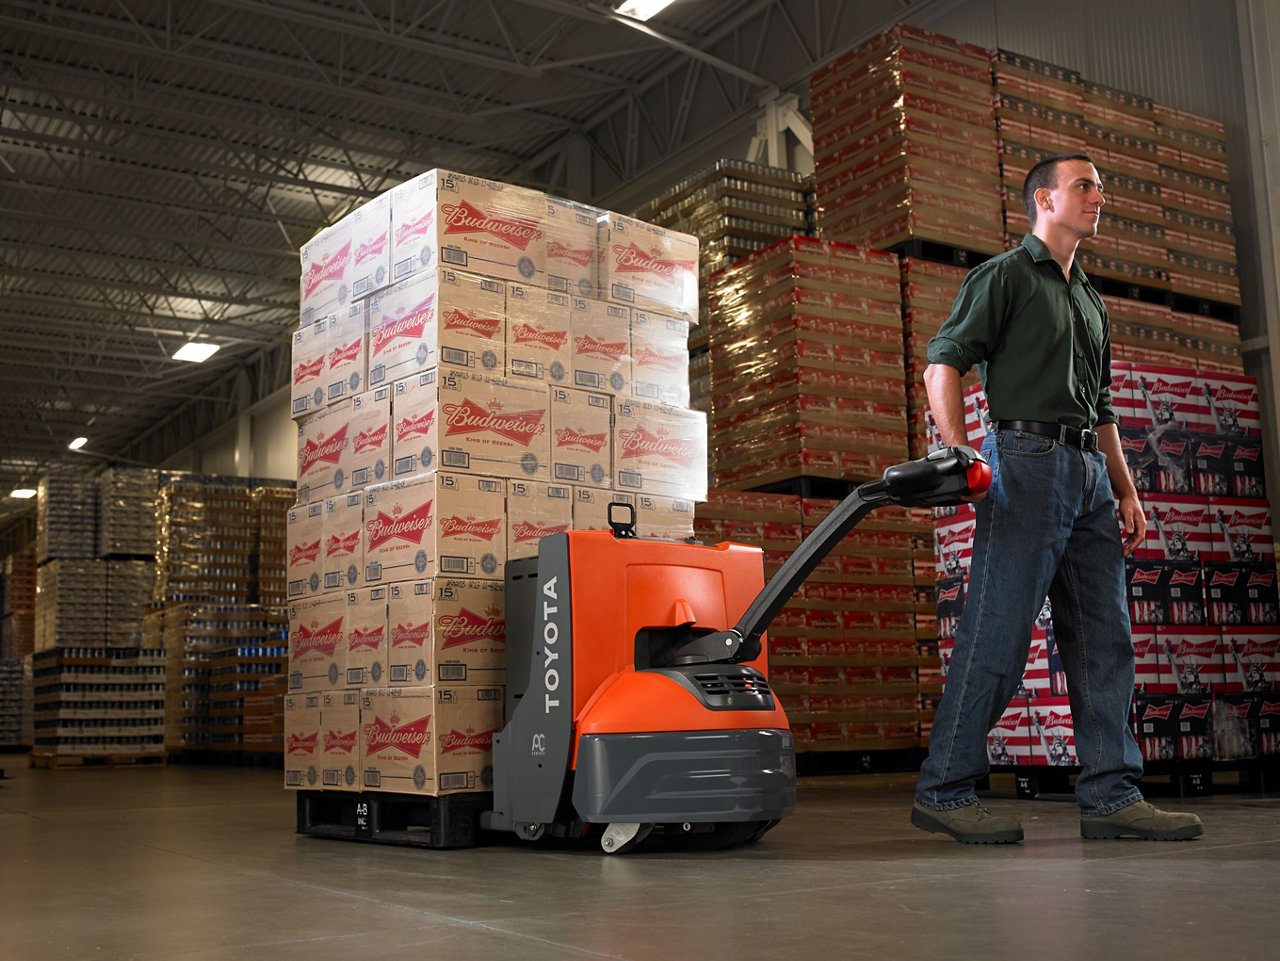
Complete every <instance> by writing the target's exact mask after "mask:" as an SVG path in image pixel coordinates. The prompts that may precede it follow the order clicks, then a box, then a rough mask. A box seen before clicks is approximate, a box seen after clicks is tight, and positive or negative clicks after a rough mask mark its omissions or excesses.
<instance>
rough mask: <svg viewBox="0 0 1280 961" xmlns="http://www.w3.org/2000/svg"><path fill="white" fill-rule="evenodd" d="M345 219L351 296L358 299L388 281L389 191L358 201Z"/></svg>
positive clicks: (389, 278) (389, 253) (389, 244)
mask: <svg viewBox="0 0 1280 961" xmlns="http://www.w3.org/2000/svg"><path fill="white" fill-rule="evenodd" d="M346 220H347V221H348V222H349V224H350V230H351V270H350V273H349V275H348V279H349V281H350V287H351V299H352V300H359V299H360V298H361V297H368V296H369V295H370V294H372V293H373V292H375V291H377V290H381V289H382V288H383V287H385V286H386V285H387V284H389V283H391V192H390V191H388V192H387V193H385V194H379V195H378V196H377V197H374V198H373V199H372V200H368V201H366V202H365V203H363V204H361V205H360V206H359V207H357V208H356V209H355V210H353V211H352V212H351V213H349V214H348V215H347V216H346Z"/></svg>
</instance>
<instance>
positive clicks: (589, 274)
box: [543, 197, 601, 297]
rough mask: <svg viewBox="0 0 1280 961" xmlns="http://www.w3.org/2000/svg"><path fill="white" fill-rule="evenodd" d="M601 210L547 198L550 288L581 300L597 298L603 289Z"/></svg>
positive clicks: (546, 225) (548, 283)
mask: <svg viewBox="0 0 1280 961" xmlns="http://www.w3.org/2000/svg"><path fill="white" fill-rule="evenodd" d="M600 213H601V212H600V211H598V210H596V208H594V207H585V206H583V205H581V204H575V203H573V202H572V201H569V200H561V199H560V198H559V197H548V198H547V216H546V220H545V221H544V222H543V226H544V227H545V228H546V232H547V287H549V288H550V289H551V290H554V291H560V292H561V293H565V294H572V295H574V296H577V297H594V296H596V290H597V288H598V287H599V282H600V278H599V269H600V267H599V262H600V249H599V239H598V237H597V235H596V222H597V220H598V218H599V216H600Z"/></svg>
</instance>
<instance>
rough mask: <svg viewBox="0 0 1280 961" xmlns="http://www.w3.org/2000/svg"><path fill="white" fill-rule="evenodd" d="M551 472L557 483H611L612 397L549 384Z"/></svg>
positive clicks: (597, 484)
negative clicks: (550, 386)
mask: <svg viewBox="0 0 1280 961" xmlns="http://www.w3.org/2000/svg"><path fill="white" fill-rule="evenodd" d="M551 476H552V478H553V479H554V480H555V481H557V482H559V483H570V484H583V485H587V486H590V487H609V486H610V485H611V484H612V483H613V398H612V397H611V396H610V395H608V394H596V393H591V392H589V391H585V390H573V389H572V388H568V387H552V388H551Z"/></svg>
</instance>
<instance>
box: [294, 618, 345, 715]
mask: <svg viewBox="0 0 1280 961" xmlns="http://www.w3.org/2000/svg"><path fill="white" fill-rule="evenodd" d="M346 608H347V605H346V597H345V596H344V595H342V594H321V595H320V596H318V597H309V598H305V599H304V600H300V601H294V602H293V603H291V604H290V605H289V692H290V693H298V692H302V693H308V692H311V691H324V690H333V689H335V688H338V687H341V686H342V681H343V678H345V677H346V664H345V663H344V653H345V647H344V640H345V631H346V615H347V609H346Z"/></svg>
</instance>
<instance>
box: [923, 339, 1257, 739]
mask: <svg viewBox="0 0 1280 961" xmlns="http://www.w3.org/2000/svg"><path fill="white" fill-rule="evenodd" d="M965 398H966V406H965V413H966V426H967V429H968V432H969V441H970V443H971V444H973V445H974V446H980V444H981V442H982V438H983V436H984V434H985V433H986V431H987V430H988V428H989V417H988V416H987V414H986V402H985V397H984V396H983V393H982V389H981V387H980V386H974V387H972V388H970V389H969V390H968V391H967V392H966V395H965ZM1112 399H1113V405H1114V408H1115V411H1116V413H1117V415H1118V416H1119V418H1120V421H1119V423H1120V428H1119V429H1120V436H1121V445H1122V447H1123V450H1124V454H1125V458H1126V461H1127V463H1128V466H1129V470H1130V472H1131V473H1132V475H1133V477H1134V481H1135V484H1136V486H1137V488H1138V491H1139V494H1140V497H1141V499H1142V502H1143V507H1144V509H1145V511H1146V515H1147V533H1146V537H1145V539H1144V541H1143V542H1141V543H1140V544H1139V545H1138V546H1137V548H1136V549H1135V551H1134V554H1133V557H1132V558H1131V559H1130V560H1129V561H1128V563H1127V576H1126V579H1127V583H1128V596H1129V610H1130V616H1131V620H1132V622H1133V628H1132V638H1133V645H1134V652H1135V660H1136V678H1135V684H1136V689H1137V701H1136V716H1135V724H1136V726H1137V727H1136V729H1137V732H1138V738H1139V743H1140V745H1141V746H1142V749H1143V754H1144V756H1145V757H1147V758H1148V759H1149V760H1181V761H1205V760H1209V759H1220V760H1231V759H1237V758H1243V757H1254V756H1258V755H1274V754H1280V600H1278V599H1277V590H1276V555H1275V540H1274V536H1273V531H1272V526H1271V517H1270V512H1269V509H1268V504H1267V501H1266V500H1265V493H1266V492H1265V488H1264V482H1263V473H1262V458H1261V446H1262V441H1261V434H1260V429H1259V413H1260V412H1259V408H1258V395H1257V389H1256V385H1255V383H1254V381H1253V379H1252V378H1249V377H1246V376H1244V375H1242V374H1236V375H1229V374H1225V373H1213V372H1209V373H1205V372H1199V371H1196V370H1193V369H1188V368H1174V367H1162V366H1153V365H1143V364H1128V363H1123V362H1120V363H1115V364H1113V365H1112ZM937 514H938V516H937V519H936V520H935V528H934V538H935V545H936V550H937V555H938V588H937V604H938V608H937V610H938V629H939V648H940V655H941V661H942V666H943V673H944V675H945V670H946V666H947V663H948V661H949V655H950V650H951V647H952V645H953V644H954V638H955V628H956V624H957V623H958V620H959V616H960V613H961V612H962V610H963V607H964V602H965V594H966V590H967V586H968V569H969V562H970V554H971V551H972V546H973V530H974V513H973V509H972V508H970V507H960V508H954V509H948V510H946V511H941V510H940V511H938V512H937ZM988 744H989V747H990V753H991V759H992V762H993V763H1003V764H1029V765H1049V764H1061V765H1074V764H1076V763H1077V760H1076V756H1075V751H1074V735H1073V727H1072V722H1071V708H1070V704H1069V701H1068V699H1067V685H1066V675H1065V673H1064V672H1063V668H1062V663H1061V657H1060V655H1059V654H1058V652H1057V650H1056V644H1055V639H1054V633H1053V612H1052V609H1051V605H1050V604H1049V602H1048V600H1047V599H1046V601H1045V604H1044V608H1043V609H1042V612H1041V615H1040V617H1039V618H1038V619H1037V621H1036V625H1035V630H1034V631H1033V640H1032V646H1031V651H1030V654H1029V656H1028V660H1027V667H1026V672H1025V673H1024V675H1023V680H1022V686H1021V690H1020V692H1019V695H1018V696H1017V697H1015V698H1014V700H1013V702H1012V703H1011V704H1010V705H1009V707H1008V708H1007V710H1006V711H1005V713H1004V717H1003V718H1002V720H1001V722H1000V723H999V724H997V726H996V727H995V728H994V729H993V730H992V732H991V733H990V734H989V736H988Z"/></svg>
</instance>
